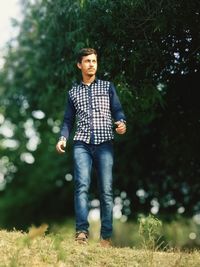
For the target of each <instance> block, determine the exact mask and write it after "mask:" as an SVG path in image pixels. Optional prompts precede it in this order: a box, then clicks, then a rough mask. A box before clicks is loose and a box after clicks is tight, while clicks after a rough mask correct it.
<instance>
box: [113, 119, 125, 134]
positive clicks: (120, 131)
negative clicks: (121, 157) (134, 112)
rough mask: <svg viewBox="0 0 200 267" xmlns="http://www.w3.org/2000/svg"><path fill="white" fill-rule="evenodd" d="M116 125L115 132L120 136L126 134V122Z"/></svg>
mask: <svg viewBox="0 0 200 267" xmlns="http://www.w3.org/2000/svg"><path fill="white" fill-rule="evenodd" d="M115 124H116V125H117V128H116V129H115V131H116V132H117V133H118V134H124V133H125V132H126V124H125V123H124V122H120V121H117V122H115Z"/></svg>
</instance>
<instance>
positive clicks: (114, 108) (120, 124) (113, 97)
mask: <svg viewBox="0 0 200 267" xmlns="http://www.w3.org/2000/svg"><path fill="white" fill-rule="evenodd" d="M110 106H111V113H112V117H113V119H114V121H115V124H116V126H117V127H116V132H117V133H118V134H124V133H125V132H126V116H125V115H124V111H123V109H122V106H121V103H120V101H119V97H118V95H117V93H116V90H115V87H114V85H113V84H112V83H111V84H110Z"/></svg>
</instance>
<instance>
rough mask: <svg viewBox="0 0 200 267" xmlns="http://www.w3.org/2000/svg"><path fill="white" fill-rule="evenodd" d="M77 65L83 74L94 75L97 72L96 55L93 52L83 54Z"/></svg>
mask: <svg viewBox="0 0 200 267" xmlns="http://www.w3.org/2000/svg"><path fill="white" fill-rule="evenodd" d="M77 66H78V68H79V69H80V70H81V71H82V75H83V76H94V75H95V74H96V72H97V56H96V55H95V54H91V55H88V56H84V57H83V58H82V61H81V63H78V64H77Z"/></svg>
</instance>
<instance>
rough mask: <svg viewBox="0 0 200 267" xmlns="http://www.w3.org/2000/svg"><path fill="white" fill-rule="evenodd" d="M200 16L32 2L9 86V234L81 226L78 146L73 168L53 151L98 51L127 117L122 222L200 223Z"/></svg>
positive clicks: (141, 7)
mask: <svg viewBox="0 0 200 267" xmlns="http://www.w3.org/2000/svg"><path fill="white" fill-rule="evenodd" d="M199 9H200V7H199V1H198V0H192V1H190V2H188V1H186V0H183V1H179V2H178V1H172V0H168V1H155V0H151V1H146V0H137V1H136V0H135V1H133V0H126V1H125V0H121V1H118V0H117V1H108V0H94V1H91V0H85V1H83V0H75V1H72V0H68V1H64V0H58V1H56V2H55V1H52V0H49V1H45V0H37V1H35V2H34V4H31V2H30V3H29V1H23V10H24V12H23V13H24V19H23V22H22V23H21V24H20V25H19V22H17V20H16V21H15V26H19V27H20V33H19V35H18V37H17V38H16V40H11V41H10V43H9V45H8V47H7V53H6V58H5V60H6V61H5V66H4V68H3V69H2V72H1V74H0V76H1V77H0V78H1V83H0V95H1V98H0V102H1V110H0V113H1V117H2V119H1V120H2V124H1V131H0V134H1V136H2V139H1V143H0V155H1V163H0V164H1V165H2V169H3V171H2V177H3V178H2V179H1V180H2V182H0V183H1V184H0V185H1V188H2V190H1V192H0V197H1V202H0V213H1V214H3V215H2V216H1V218H0V223H1V224H2V225H4V226H5V225H6V226H13V225H14V226H17V227H26V226H27V225H28V224H30V223H32V222H36V223H37V222H40V221H43V220H46V219H54V220H55V219H58V218H63V217H65V216H66V215H67V214H68V215H71V214H73V184H72V182H71V181H69V180H71V178H70V177H71V176H70V175H69V174H71V173H72V163H71V156H70V155H71V154H70V149H71V142H69V145H68V151H69V153H68V152H67V153H66V155H65V156H64V157H61V156H59V155H57V154H56V152H55V144H56V142H57V138H58V132H59V127H60V125H61V119H62V117H63V113H64V105H65V98H66V92H67V90H68V89H69V88H70V86H71V84H72V83H73V82H74V81H76V80H77V79H80V76H79V73H78V71H77V70H76V66H75V54H76V52H77V51H78V50H79V49H80V48H82V47H84V46H91V47H95V48H96V49H97V50H98V51H99V61H100V64H99V72H98V76H99V77H100V78H102V79H111V80H112V81H113V82H114V83H115V85H116V87H117V90H118V93H119V96H120V99H121V101H122V104H123V107H124V109H125V112H126V114H127V121H128V132H127V135H126V136H124V137H122V138H121V137H120V138H118V137H116V140H117V142H116V148H115V149H116V165H115V174H114V176H115V178H116V179H115V188H116V189H117V190H116V192H115V195H118V194H120V191H125V192H126V193H127V198H128V199H129V200H130V201H131V205H129V204H127V203H129V202H128V201H124V203H125V204H124V207H123V212H124V214H126V215H132V216H134V215H135V214H136V213H137V212H141V211H142V212H148V213H149V210H151V208H152V207H153V210H152V211H153V212H156V211H157V210H158V209H160V212H163V213H165V212H166V211H168V212H172V214H174V213H177V209H179V211H180V212H182V211H184V208H185V209H186V212H185V213H186V214H193V213H195V212H198V211H199V209H200V203H199V201H198V198H197V195H196V194H194V192H197V191H199V190H200V188H199V184H198V177H199V170H200V166H199V161H198V159H199V151H198V144H199V140H198V136H199V107H198V101H197V96H198V93H197V88H196V86H195V82H199V63H200V62H199V55H200V54H199V43H200V34H199V33H200V29H199V28H200V23H199V12H200V10H199ZM186 125H187V126H186ZM8 127H11V128H12V129H13V130H12V131H11V132H10V133H8V131H7V132H6V130H5V129H7V128H8ZM2 129H4V130H2ZM67 174H68V175H67ZM66 175H67V176H66ZM65 177H66V178H65ZM19 210H20V211H21V212H23V214H24V216H23V218H22V217H21V216H17V215H18V213H19Z"/></svg>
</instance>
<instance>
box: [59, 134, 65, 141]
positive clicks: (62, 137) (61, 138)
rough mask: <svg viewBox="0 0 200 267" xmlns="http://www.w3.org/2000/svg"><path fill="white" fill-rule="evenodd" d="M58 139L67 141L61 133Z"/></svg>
mask: <svg viewBox="0 0 200 267" xmlns="http://www.w3.org/2000/svg"><path fill="white" fill-rule="evenodd" d="M58 140H59V141H64V142H66V141H67V138H66V137H64V136H62V135H61V136H60V137H59V139H58Z"/></svg>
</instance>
